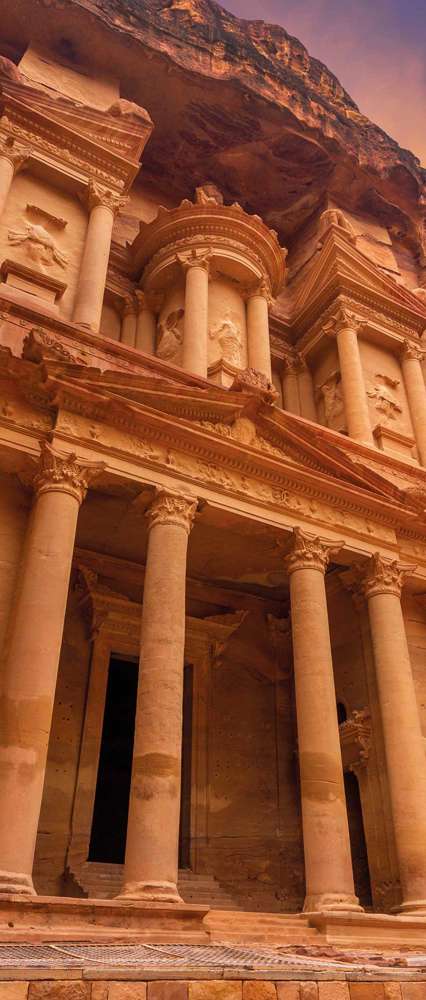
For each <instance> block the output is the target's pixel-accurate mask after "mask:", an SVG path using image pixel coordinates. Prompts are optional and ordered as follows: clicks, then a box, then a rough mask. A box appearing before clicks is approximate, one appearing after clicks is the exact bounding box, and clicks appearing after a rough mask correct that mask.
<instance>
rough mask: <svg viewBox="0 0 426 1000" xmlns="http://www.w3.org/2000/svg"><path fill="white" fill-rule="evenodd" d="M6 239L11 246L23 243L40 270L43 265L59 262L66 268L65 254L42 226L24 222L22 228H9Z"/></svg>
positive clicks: (42, 268)
mask: <svg viewBox="0 0 426 1000" xmlns="http://www.w3.org/2000/svg"><path fill="white" fill-rule="evenodd" d="M8 240H9V243H11V244H12V246H22V245H23V244H25V248H26V251H27V255H28V257H30V258H31V260H32V261H33V262H34V264H36V265H37V266H38V267H39V268H40V270H41V271H43V270H44V268H45V267H52V265H53V264H59V267H62V268H66V266H67V264H68V256H67V254H65V253H63V251H62V250H60V249H59V247H58V245H57V243H56V241H55V240H54V239H53V236H51V235H50V233H48V231H47V229H45V228H44V226H40V225H34V224H33V223H31V222H24V223H23V226H22V229H10V230H9V233H8Z"/></svg>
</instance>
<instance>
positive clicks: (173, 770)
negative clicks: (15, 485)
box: [121, 489, 197, 902]
mask: <svg viewBox="0 0 426 1000" xmlns="http://www.w3.org/2000/svg"><path fill="white" fill-rule="evenodd" d="M196 509H197V500H194V499H191V498H188V497H184V496H179V495H175V494H173V493H169V492H167V491H166V490H164V489H160V490H158V492H157V495H156V496H155V498H154V500H153V503H152V504H151V506H150V508H149V510H148V512H147V517H148V521H149V538H148V554H147V561H146V572H145V584H144V595H143V611H142V634H141V656H140V665H139V685H138V698H137V708H136V721H135V743H134V750H133V771H132V783H131V791H130V806H129V822H128V827H127V845H126V860H125V866H124V887H123V890H122V893H121V895H123V896H125V897H127V898H130V899H148V900H165V901H169V902H179V901H180V897H179V894H178V890H177V876H178V846H179V817H180V778H181V755H182V696H183V655H184V643H185V583H186V555H187V546H188V536H189V532H190V530H191V527H192V524H193V520H194V516H195V512H196Z"/></svg>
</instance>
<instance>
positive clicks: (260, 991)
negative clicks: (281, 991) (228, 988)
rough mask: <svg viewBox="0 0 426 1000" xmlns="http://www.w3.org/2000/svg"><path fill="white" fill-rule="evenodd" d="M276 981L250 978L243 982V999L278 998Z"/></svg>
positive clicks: (267, 999) (266, 999) (265, 999)
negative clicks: (270, 981) (269, 981)
mask: <svg viewBox="0 0 426 1000" xmlns="http://www.w3.org/2000/svg"><path fill="white" fill-rule="evenodd" d="M276 996H277V991H276V987H275V983H268V982H267V981H262V980H257V981H256V980H255V979H252V980H248V981H247V982H245V983H243V1000H276Z"/></svg>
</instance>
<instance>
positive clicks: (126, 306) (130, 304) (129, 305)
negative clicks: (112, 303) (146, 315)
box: [121, 294, 138, 317]
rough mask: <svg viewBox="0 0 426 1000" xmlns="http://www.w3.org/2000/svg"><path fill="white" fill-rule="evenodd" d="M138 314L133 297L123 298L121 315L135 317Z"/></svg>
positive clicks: (126, 296) (134, 297)
mask: <svg viewBox="0 0 426 1000" xmlns="http://www.w3.org/2000/svg"><path fill="white" fill-rule="evenodd" d="M137 312H138V304H137V300H136V296H135V295H131V294H129V295H125V296H124V298H123V303H122V306H121V315H122V316H123V317H124V316H136V314H137Z"/></svg>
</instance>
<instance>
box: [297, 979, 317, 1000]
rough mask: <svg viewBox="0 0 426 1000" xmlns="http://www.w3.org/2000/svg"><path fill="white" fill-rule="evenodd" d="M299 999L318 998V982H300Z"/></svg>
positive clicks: (309, 999) (312, 999)
mask: <svg viewBox="0 0 426 1000" xmlns="http://www.w3.org/2000/svg"><path fill="white" fill-rule="evenodd" d="M299 989H300V1000H318V983H310V982H305V983H304V982H301V983H300V987H299Z"/></svg>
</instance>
